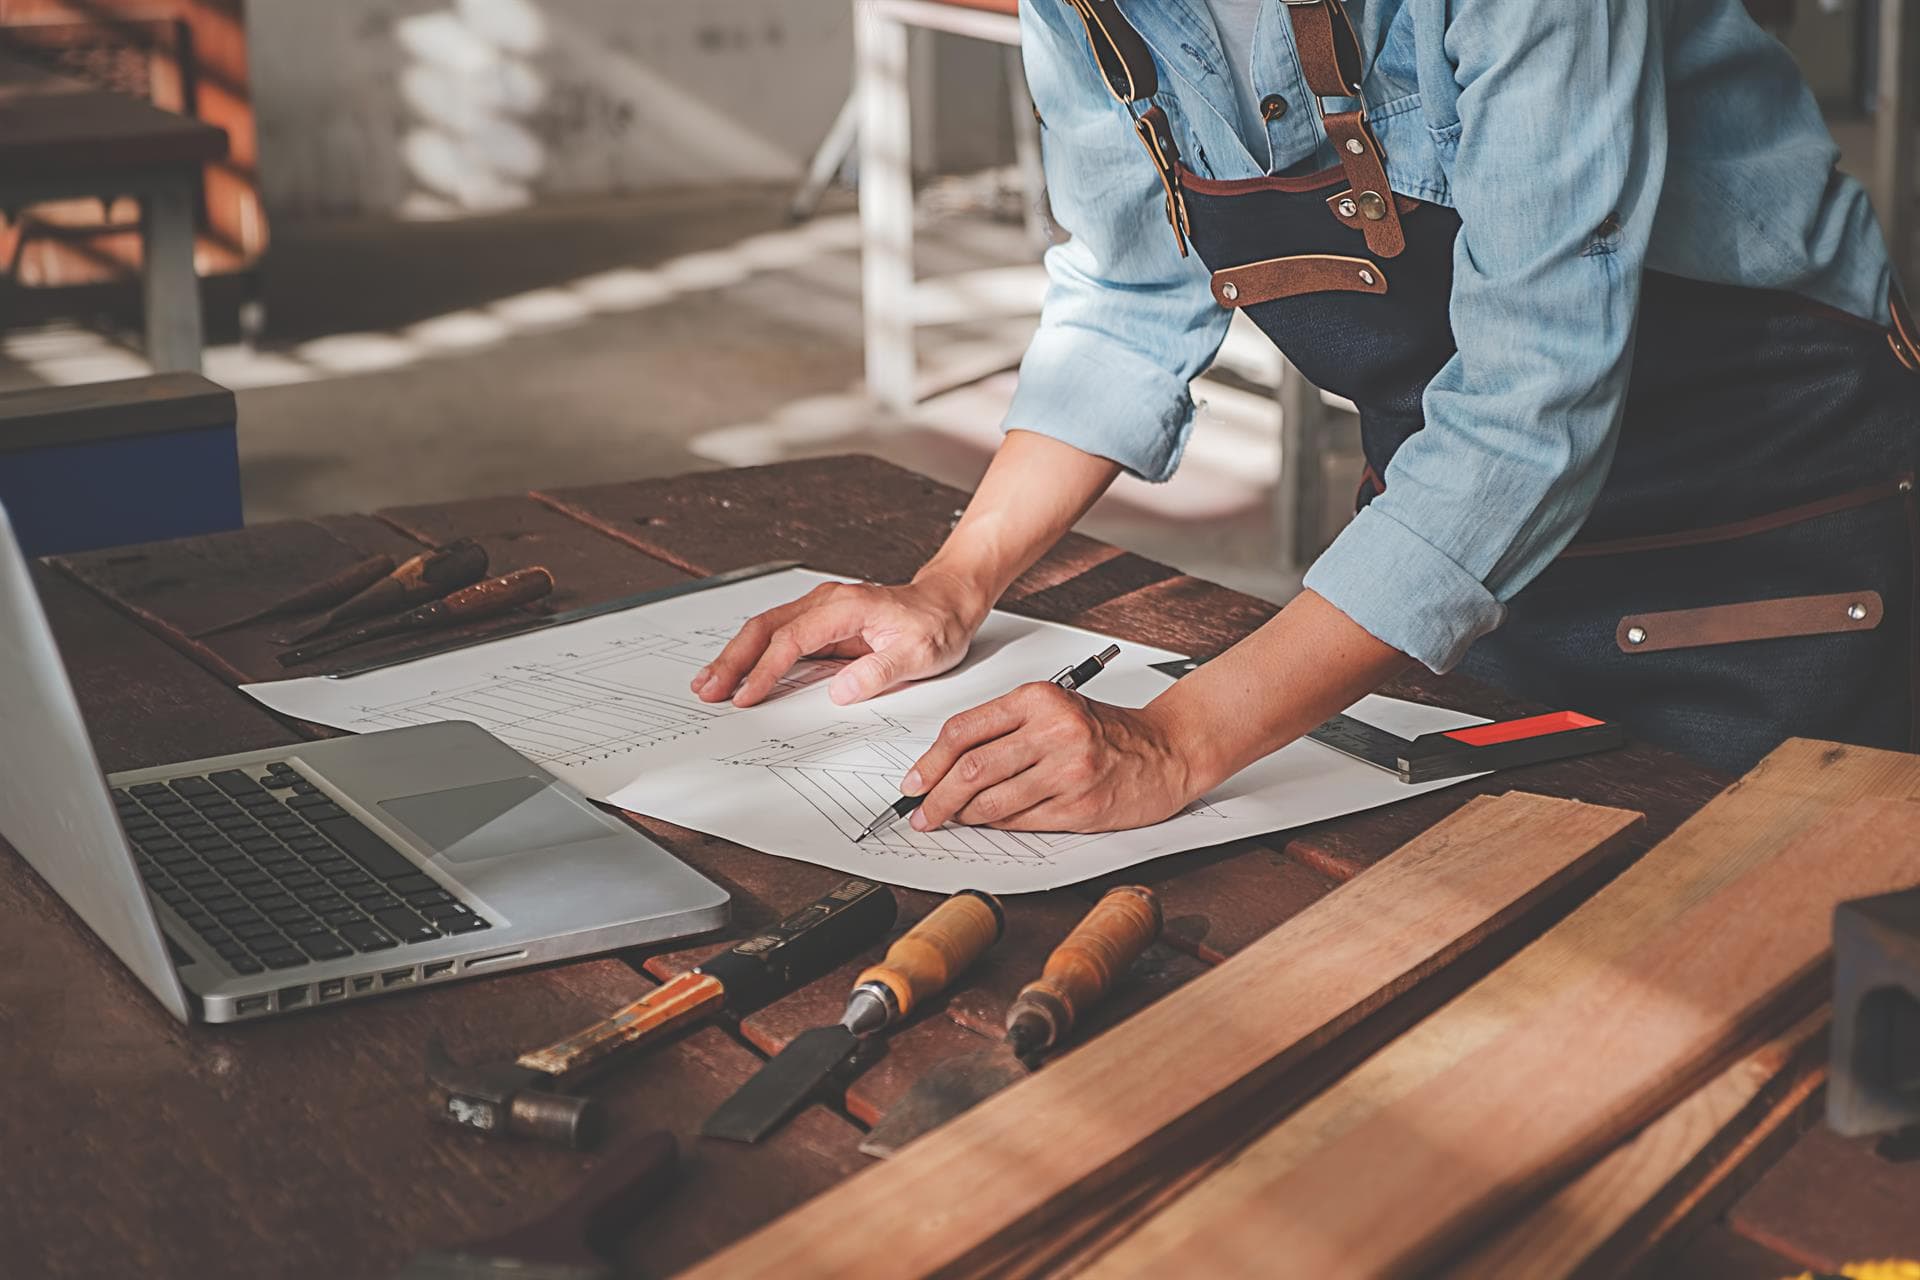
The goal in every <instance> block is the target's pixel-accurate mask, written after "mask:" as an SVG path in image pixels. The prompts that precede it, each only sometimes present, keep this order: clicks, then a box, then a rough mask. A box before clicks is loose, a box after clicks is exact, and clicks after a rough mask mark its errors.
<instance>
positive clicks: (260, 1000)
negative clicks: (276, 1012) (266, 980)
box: [233, 996, 267, 1018]
mask: <svg viewBox="0 0 1920 1280" xmlns="http://www.w3.org/2000/svg"><path fill="white" fill-rule="evenodd" d="M233 1011H234V1012H235V1013H237V1014H239V1015H240V1016H241V1017H243V1018H244V1017H246V1016H247V1015H248V1014H250V1013H265V1012H266V1011H267V998H266V997H265V996H241V997H240V998H239V999H238V1000H236V1001H234V1002H233Z"/></svg>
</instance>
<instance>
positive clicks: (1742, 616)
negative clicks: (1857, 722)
mask: <svg viewBox="0 0 1920 1280" xmlns="http://www.w3.org/2000/svg"><path fill="white" fill-rule="evenodd" d="M1885 616H1886V607H1885V605H1884V604H1883V603H1882V601H1881V599H1880V593H1879V592H1878V591H1843V592H1841V593H1840V594H1838V595H1831V596H1789V597H1786V598H1785V599H1780V600H1751V601H1748V602H1746V603H1744V604H1719V605H1710V606H1707V607H1705V608H1700V609H1674V610H1670V611H1668V612H1666V613H1640V614H1631V615H1629V616H1627V617H1625V618H1622V619H1620V626H1619V627H1618V628H1617V629H1616V630H1615V632H1614V643H1615V644H1617V645H1619V646H1620V652H1622V653H1656V652H1658V651H1660V650H1662V649H1692V648H1697V647H1699V646H1701V645H1710V644H1738V643H1739V642H1741V641H1743V640H1777V639H1780V638H1781V637H1783V636H1821V635H1832V634H1836V633H1838V632H1843V631H1871V630H1873V629H1874V628H1875V627H1877V626H1879V625H1880V620H1881V619H1882V618H1883V617H1885Z"/></svg>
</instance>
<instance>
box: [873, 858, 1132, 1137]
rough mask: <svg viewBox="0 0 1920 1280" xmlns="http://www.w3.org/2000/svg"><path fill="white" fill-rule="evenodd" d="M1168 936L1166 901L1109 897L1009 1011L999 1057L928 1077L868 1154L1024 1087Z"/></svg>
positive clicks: (983, 1057) (972, 1057) (979, 1056)
mask: <svg viewBox="0 0 1920 1280" xmlns="http://www.w3.org/2000/svg"><path fill="white" fill-rule="evenodd" d="M1159 936H1160V900H1159V899H1158V898H1156V897H1155V896H1154V893H1153V890H1151V889H1148V888H1145V887H1144V886H1142V885H1137V884H1130V885H1122V886H1120V887H1119V888H1117V889H1109V890H1107V892H1106V894H1105V896H1103V897H1102V898H1101V899H1100V901H1099V902H1097V903H1095V904H1094V906H1093V910H1091V911H1089V912H1087V914H1086V915H1085V916H1084V917H1082V918H1081V920H1080V923H1079V924H1077V925H1075V926H1074V927H1073V932H1071V933H1069V934H1068V935H1067V937H1066V940H1065V941H1063V942H1062V943H1061V944H1060V945H1059V946H1057V947H1055V948H1054V949H1053V953H1052V954H1051V955H1049V956H1048V957H1047V963H1046V967H1045V968H1044V969H1042V970H1041V973H1040V976H1039V977H1038V978H1036V979H1035V980H1034V981H1032V982H1029V983H1028V984H1027V985H1026V986H1025V987H1023V988H1021V991H1020V994H1019V995H1018V996H1016V997H1015V998H1014V1001H1013V1004H1012V1005H1011V1006H1010V1007H1009V1008H1008V1009H1007V1035H1006V1039H1004V1040H1002V1041H1001V1042H1000V1043H999V1044H998V1045H996V1046H995V1047H994V1048H992V1049H987V1050H983V1051H982V1052H980V1053H975V1054H969V1055H967V1056H965V1057H962V1058H955V1059H953V1060H951V1061H949V1062H944V1063H942V1064H941V1065H939V1066H937V1067H935V1068H934V1069H933V1070H931V1071H929V1072H928V1073H927V1074H926V1075H924V1076H922V1077H921V1078H920V1079H919V1081H918V1082H917V1083H916V1084H915V1085H914V1086H913V1088H912V1089H911V1090H910V1091H908V1093H907V1096H906V1097H904V1098H902V1099H901V1100H900V1101H899V1102H897V1103H895V1104H894V1106H893V1109H892V1110H890V1111H888V1112H887V1114H886V1115H885V1116H883V1117H881V1120H880V1123H879V1124H877V1125H875V1126H874V1127H873V1130H872V1131H871V1132H870V1133H868V1134H867V1136H866V1140H865V1141H863V1142H862V1143H861V1144H860V1150H862V1151H864V1152H865V1153H866V1154H868V1155H870V1156H890V1155H892V1154H893V1153H894V1152H896V1151H898V1150H899V1149H900V1148H901V1147H904V1146H906V1145H907V1144H908V1143H909V1142H911V1141H913V1140H914V1139H915V1138H917V1137H919V1136H920V1135H921V1134H923V1133H926V1132H928V1131H929V1130H931V1129H935V1128H938V1127H939V1126H940V1125H943V1124H945V1123H946V1122H947V1121H949V1120H951V1119H953V1118H954V1117H955V1116H957V1115H959V1114H960V1113H961V1112H962V1111H965V1110H967V1109H968V1108H970V1107H973V1106H975V1105H977V1104H979V1103H981V1102H983V1101H985V1100H986V1099H987V1098H990V1097H992V1096H993V1095H994V1094H996V1093H998V1092H999V1091H1000V1090H1002V1089H1004V1088H1006V1087H1007V1086H1008V1085H1010V1084H1014V1083H1016V1082H1018V1081H1020V1080H1024V1079H1026V1078H1027V1076H1029V1075H1031V1074H1032V1073H1033V1070H1034V1063H1035V1060H1036V1059H1038V1058H1039V1056H1040V1055H1041V1054H1044V1053H1045V1052H1046V1051H1047V1050H1049V1049H1051V1048H1053V1047H1054V1046H1056V1045H1058V1044H1059V1043H1060V1042H1061V1041H1063V1040H1065V1039H1066V1038H1067V1036H1068V1034H1069V1033H1071V1032H1072V1030H1073V1028H1074V1026H1075V1025H1076V1024H1077V1023H1078V1022H1079V1020H1080V1019H1081V1018H1082V1017H1084V1016H1085V1015H1086V1012H1087V1010H1089V1009H1091V1008H1092V1007H1093V1006H1094V1005H1095V1004H1097V1003H1098V1002H1099V1001H1100V1000H1101V999H1103V998H1104V997H1105V996H1106V994H1107V993H1108V992H1109V991H1111V990H1112V989H1113V985H1114V983H1115V982H1117V981H1119V979H1120V977H1121V975H1123V974H1125V973H1126V971H1127V970H1128V969H1129V968H1131V967H1132V965H1133V962H1134V961H1135V960H1137V959H1139V958H1140V953H1141V952H1143V951H1145V950H1146V949H1147V948H1148V947H1150V946H1152V945H1153V942H1154V940H1155V939H1156V938H1158V937H1159Z"/></svg>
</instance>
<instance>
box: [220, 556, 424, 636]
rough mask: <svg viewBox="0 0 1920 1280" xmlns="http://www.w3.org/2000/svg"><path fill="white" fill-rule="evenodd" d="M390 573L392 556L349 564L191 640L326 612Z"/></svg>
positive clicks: (373, 557) (372, 557) (374, 557)
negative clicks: (313, 612) (257, 624)
mask: <svg viewBox="0 0 1920 1280" xmlns="http://www.w3.org/2000/svg"><path fill="white" fill-rule="evenodd" d="M391 572H393V557H392V556H368V557H367V558H366V559H365V560H362V561H360V562H359V563H357V564H350V565H348V566H347V567H346V568H344V569H342V570H341V571H340V572H338V573H336V574H332V575H330V576H329V577H326V578H322V579H321V580H320V581H319V582H316V583H314V584H313V585H312V586H307V587H302V588H300V589H299V590H298V591H295V592H294V593H293V594H291V595H286V596H282V597H280V598H279V599H278V600H275V601H274V602H273V603H272V604H270V605H268V606H266V607H265V608H264V609H255V610H254V611H253V612H252V613H249V614H244V615H242V616H240V617H238V618H229V619H227V620H226V621H225V622H222V623H219V624H218V625H216V626H211V627H208V628H206V629H205V630H204V631H196V632H194V633H193V636H192V638H193V639H195V640H203V639H205V638H206V637H208V636H217V635H220V634H221V633H222V632H226V631H237V630H238V629H240V628H241V627H245V626H249V625H251V624H253V623H255V622H265V621H267V620H268V619H269V618H284V617H286V616H287V615H288V614H292V613H306V612H307V611H308V610H311V609H324V608H326V607H327V606H328V605H331V604H338V603H340V602H341V601H342V600H346V599H348V598H350V597H351V596H353V595H354V594H355V593H357V592H360V591H363V590H365V589H366V588H367V587H369V586H372V585H373V584H374V583H376V582H378V581H380V579H382V578H384V577H386V576H387V575H388V574H389V573H391Z"/></svg>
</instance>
